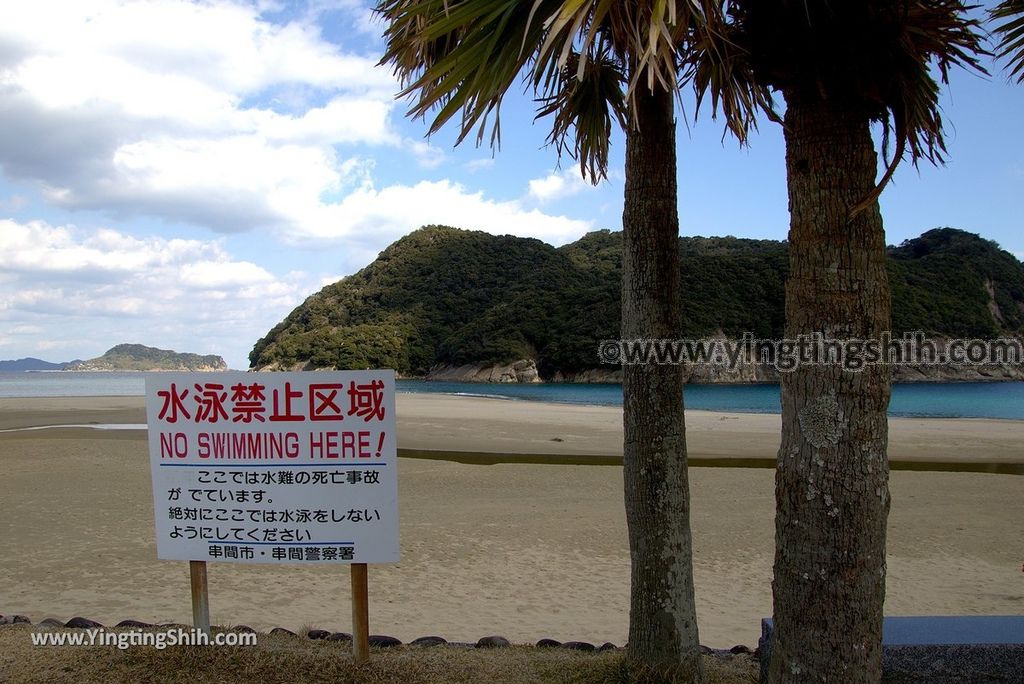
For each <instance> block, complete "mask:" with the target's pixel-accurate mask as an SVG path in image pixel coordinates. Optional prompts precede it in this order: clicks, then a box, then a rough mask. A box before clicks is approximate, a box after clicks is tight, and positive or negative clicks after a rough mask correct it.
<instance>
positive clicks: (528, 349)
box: [249, 226, 1024, 378]
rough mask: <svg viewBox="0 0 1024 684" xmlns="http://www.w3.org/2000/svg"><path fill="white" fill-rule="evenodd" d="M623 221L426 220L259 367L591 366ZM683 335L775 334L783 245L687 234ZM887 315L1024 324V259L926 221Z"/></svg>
mask: <svg viewBox="0 0 1024 684" xmlns="http://www.w3.org/2000/svg"><path fill="white" fill-rule="evenodd" d="M621 246H622V235H621V233H618V232H610V231H598V232H594V233H589V234H587V235H585V236H583V237H582V238H581V239H580V240H578V241H577V242H574V243H572V244H569V245H565V246H563V247H560V248H557V249H556V248H554V247H551V246H550V245H547V244H545V243H543V242H540V241H539V240H534V239H526V238H516V237H511V236H493V235H490V234H488V233H483V232H479V231H465V230H458V229H455V228H449V227H445V226H427V227H425V228H422V229H420V230H417V231H415V232H413V233H411V234H410V235H407V236H406V237H404V238H402V239H401V240H399V241H397V242H395V243H394V244H393V245H391V246H390V247H388V248H387V249H385V250H384V251H383V252H382V253H381V254H380V256H379V257H378V258H377V259H376V260H375V261H374V262H373V263H372V264H370V265H369V266H367V267H366V268H364V269H363V270H361V271H359V272H358V273H356V274H354V275H352V276H349V277H347V278H344V279H342V280H341V281H339V282H337V283H334V284H333V285H329V286H327V287H325V288H324V289H323V290H321V291H320V292H318V293H316V294H314V295H312V296H311V297H309V298H308V299H307V300H306V301H305V302H304V303H303V304H302V305H301V306H299V307H298V308H296V309H295V310H294V311H292V312H291V313H290V314H289V315H288V317H287V318H285V320H283V321H282V322H281V323H279V324H278V325H276V326H275V327H274V328H273V329H272V330H271V331H270V332H268V333H267V335H266V336H265V337H264V338H262V339H261V340H260V341H259V342H257V343H256V345H255V347H254V348H253V350H252V353H251V354H250V355H249V360H250V363H251V365H252V367H254V368H266V367H273V368H295V367H316V368H366V367H390V368H395V369H396V370H398V371H399V372H401V373H404V374H410V375H423V374H426V373H427V371H429V370H430V369H431V368H432V367H434V366H436V365H438V364H444V365H461V364H492V363H507V362H511V361H515V360H517V359H523V358H529V359H535V360H536V361H537V365H538V369H539V370H540V373H541V376H542V377H545V378H548V377H551V376H553V375H554V374H555V373H556V372H559V371H560V372H562V373H573V372H578V371H581V370H585V369H588V368H594V367H597V366H598V364H597V356H596V347H597V342H598V341H599V340H602V339H609V338H615V337H618V326H619V313H620V304H619V288H620V283H621V277H622V273H621ZM680 247H681V251H682V255H683V259H682V273H681V276H682V283H681V287H682V292H683V311H682V313H683V329H682V330H681V331H680V336H681V337H702V336H707V335H712V334H716V333H719V332H721V333H724V334H725V335H727V336H730V337H739V336H740V335H742V334H743V333H744V332H748V331H749V332H752V333H754V335H755V336H757V337H761V338H768V337H781V336H782V329H783V321H784V301H783V299H784V298H783V282H784V279H785V275H786V267H787V258H788V257H787V245H786V243H785V242H780V241H774V240H744V239H738V238H732V237H724V238H702V237H695V238H680ZM889 253H890V269H889V270H890V277H891V279H892V289H893V328H894V331H896V332H904V331H916V330H924V331H926V332H928V333H930V334H938V335H948V336H951V337H953V336H955V337H989V336H992V335H996V334H1004V333H1009V334H1020V333H1022V332H1024V266H1022V264H1021V263H1020V261H1018V260H1017V259H1015V258H1014V257H1013V256H1012V255H1011V254H1009V253H1008V252H1005V251H1003V250H1001V249H999V247H998V246H997V245H996V244H995V243H992V242H990V241H987V240H984V239H982V238H980V237H978V236H977V235H973V234H971V233H966V232H964V231H960V230H954V229H951V228H941V229H936V230H932V231H929V232H927V233H925V234H924V235H922V236H921V237H919V238H915V239H914V240H910V241H907V242H906V243H904V244H902V245H900V246H898V247H891V248H890V249H889Z"/></svg>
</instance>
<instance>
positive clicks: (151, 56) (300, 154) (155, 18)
mask: <svg viewBox="0 0 1024 684" xmlns="http://www.w3.org/2000/svg"><path fill="white" fill-rule="evenodd" d="M7 8H8V9H6V10H4V9H0V55H7V59H2V58H0V166H2V167H3V170H4V173H5V174H6V175H7V176H8V177H9V178H11V179H13V180H16V181H22V182H28V183H34V184H35V185H36V187H37V188H38V189H39V190H40V191H41V194H42V196H43V198H44V199H45V200H46V201H48V202H50V203H51V204H53V205H55V206H59V207H62V208H65V209H88V210H98V211H102V212H105V213H106V214H107V215H108V216H112V217H117V218H123V217H137V216H146V217H157V218H160V219H164V220H167V221H170V222H173V223H191V224H194V225H199V226H203V227H206V228H209V229H212V230H215V231H219V232H223V233H237V232H241V231H247V230H254V229H269V230H272V231H275V232H276V233H277V234H278V235H284V236H287V237H288V239H289V240H290V241H293V242H300V241H303V240H308V239H317V238H323V237H338V236H352V235H353V233H355V232H359V231H362V230H369V231H374V232H375V233H378V234H381V235H384V236H386V237H387V239H388V240H390V239H394V238H396V237H398V236H399V235H401V234H402V233H404V232H408V231H409V230H412V229H414V228H416V227H419V226H420V225H423V224H424V223H429V222H440V223H448V224H453V225H461V226H465V227H470V228H481V229H486V230H490V231H492V232H496V233H514V234H517V235H530V236H535V237H540V238H542V239H545V240H550V241H553V242H556V243H557V242H561V241H564V240H566V239H568V238H571V237H575V236H577V235H578V234H580V233H581V232H583V231H584V230H585V229H587V228H589V224H586V223H584V222H580V221H571V220H569V219H566V218H564V217H559V216H549V215H546V214H543V213H541V212H539V211H537V210H530V211H528V210H526V209H524V208H523V207H522V206H521V205H520V204H519V203H518V202H501V201H496V200H492V199H487V198H485V197H484V196H483V195H482V194H480V193H479V192H474V191H472V190H470V189H467V188H464V187H463V186H460V185H457V184H454V183H452V182H450V181H444V180H442V181H436V182H434V183H428V184H423V183H420V184H416V185H412V186H408V185H399V184H393V185H390V186H389V187H384V188H383V189H381V190H376V189H374V188H375V187H379V185H380V184H379V183H374V181H373V179H372V171H373V169H374V161H373V155H374V154H375V153H378V152H380V153H387V154H392V155H395V154H397V155H408V156H409V157H411V158H412V160H414V162H415V164H417V165H418V166H419V167H420V168H426V169H433V168H437V167H439V166H440V165H441V164H443V163H444V162H445V161H446V160H447V159H448V155H447V154H446V153H445V151H444V150H441V149H439V148H438V147H436V146H433V145H431V144H429V143H427V142H423V141H418V140H412V139H410V138H408V137H407V136H402V135H400V134H399V133H398V132H397V131H396V129H395V128H394V125H393V121H392V117H393V109H394V107H395V104H396V103H395V100H394V97H393V95H394V93H395V92H396V91H397V89H398V86H397V82H396V81H395V79H394V77H393V76H392V75H391V74H390V73H389V71H388V70H387V69H384V68H376V67H375V63H376V57H367V56H362V55H360V54H357V53H353V52H345V51H343V50H342V49H341V48H339V47H338V46H337V45H334V44H332V43H329V42H327V41H326V40H325V39H324V38H323V37H322V36H321V34H320V30H319V28H318V27H317V26H316V24H315V23H314V20H315V18H317V17H319V16H321V15H324V14H325V13H330V12H334V13H337V12H344V13H346V16H348V18H350V19H351V18H352V17H358V16H359V15H360V13H361V12H362V11H363V10H364V9H365V5H364V4H363V3H360V2H356V1H355V0H338V1H336V2H315V3H313V4H312V5H310V6H307V8H306V10H307V13H306V17H305V19H302V18H300V19H299V20H297V21H293V22H292V23H289V24H287V25H278V24H274V23H271V22H269V21H267V20H265V18H264V17H263V16H261V14H260V8H259V7H257V6H254V5H252V4H245V3H239V2H231V1H229V0H209V1H208V2H202V3H192V2H185V1H184V0H128V1H115V0H96V1H95V2H89V3H54V2H45V1H43V2H34V3H24V4H19V6H18V8H17V11H15V10H14V8H12V7H11V6H10V5H7ZM359 21H361V20H359ZM399 163H400V164H401V162H399ZM492 163H493V160H488V159H481V160H475V161H473V162H471V163H470V165H471V167H472V168H474V169H479V168H485V167H486V166H489V165H490V164H492ZM576 175H577V176H578V174H576ZM571 176H572V174H571V173H569V172H566V173H563V174H559V175H553V176H551V177H550V178H549V179H540V180H538V181H531V184H530V188H531V190H530V193H531V197H532V198H533V199H536V200H540V201H542V202H543V201H549V200H551V199H555V198H556V197H559V196H566V195H568V194H571V193H574V192H578V191H579V190H580V189H581V188H582V187H584V186H583V183H582V181H580V180H578V179H577V180H575V181H574V180H572V179H571ZM360 240H361V241H362V243H364V244H363V251H360V249H361V248H360V247H358V246H357V247H356V248H355V250H354V252H353V253H354V254H359V255H363V256H365V254H368V253H369V252H371V251H372V250H371V249H370V248H369V246H368V245H370V244H371V243H372V246H373V247H374V248H377V249H379V248H383V247H384V246H385V245H386V244H387V242H386V241H383V239H381V240H373V239H367V238H363V237H360Z"/></svg>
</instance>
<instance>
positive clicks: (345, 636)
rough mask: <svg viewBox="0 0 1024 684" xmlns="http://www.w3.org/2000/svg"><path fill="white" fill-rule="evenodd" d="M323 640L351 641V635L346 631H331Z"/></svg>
mask: <svg viewBox="0 0 1024 684" xmlns="http://www.w3.org/2000/svg"><path fill="white" fill-rule="evenodd" d="M325 641H344V642H347V641H352V635H351V634H349V633H348V632H333V633H332V634H331V636H329V637H327V639H326V640H325Z"/></svg>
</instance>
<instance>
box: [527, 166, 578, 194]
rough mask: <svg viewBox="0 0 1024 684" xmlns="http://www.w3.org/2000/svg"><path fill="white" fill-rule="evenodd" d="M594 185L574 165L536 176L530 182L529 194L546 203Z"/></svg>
mask: <svg viewBox="0 0 1024 684" xmlns="http://www.w3.org/2000/svg"><path fill="white" fill-rule="evenodd" d="M593 187H594V186H592V185H591V184H590V183H588V182H587V181H586V180H584V178H583V176H581V175H580V171H579V169H577V168H575V167H573V168H571V169H564V170H562V171H560V172H557V173H551V174H548V175H547V176H545V177H544V178H534V179H533V180H531V181H530V183H529V190H528V195H529V197H530V198H531V199H533V200H536V201H537V202H540V203H544V202H551V201H554V200H557V199H562V198H564V197H569V196H571V195H575V194H576V193H578V192H581V191H583V190H586V189H588V188H593Z"/></svg>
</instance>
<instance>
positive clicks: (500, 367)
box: [426, 359, 541, 383]
mask: <svg viewBox="0 0 1024 684" xmlns="http://www.w3.org/2000/svg"><path fill="white" fill-rule="evenodd" d="M426 379H427V380H437V381H443V382H503V383H510V382H521V383H522V382H526V383H529V382H541V379H540V373H538V372H537V364H536V363H535V362H534V361H533V359H520V360H519V361H515V362H513V363H509V364H495V365H470V364H467V365H463V366H435V367H434V368H432V369H430V373H428V374H427V378H426Z"/></svg>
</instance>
